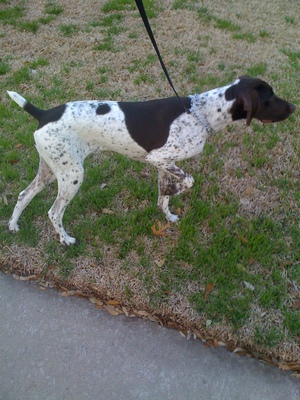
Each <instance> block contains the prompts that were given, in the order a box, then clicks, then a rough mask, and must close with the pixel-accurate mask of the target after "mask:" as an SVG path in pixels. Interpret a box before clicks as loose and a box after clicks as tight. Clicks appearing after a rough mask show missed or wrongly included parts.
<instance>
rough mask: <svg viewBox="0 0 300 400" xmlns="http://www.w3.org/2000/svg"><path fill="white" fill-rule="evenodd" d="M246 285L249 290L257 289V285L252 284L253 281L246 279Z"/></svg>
mask: <svg viewBox="0 0 300 400" xmlns="http://www.w3.org/2000/svg"><path fill="white" fill-rule="evenodd" d="M244 285H245V286H246V288H247V289H249V290H254V289H255V287H254V286H253V285H251V283H249V282H246V281H244Z"/></svg>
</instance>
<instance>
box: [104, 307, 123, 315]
mask: <svg viewBox="0 0 300 400" xmlns="http://www.w3.org/2000/svg"><path fill="white" fill-rule="evenodd" d="M103 308H104V310H106V311H107V312H108V313H109V314H110V315H113V316H117V315H119V314H122V312H121V311H118V310H117V309H116V308H115V307H113V306H103Z"/></svg>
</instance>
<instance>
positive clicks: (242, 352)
mask: <svg viewBox="0 0 300 400" xmlns="http://www.w3.org/2000/svg"><path fill="white" fill-rule="evenodd" d="M233 353H235V354H238V355H239V356H245V355H246V354H248V353H249V352H248V351H247V350H246V349H243V348H242V347H237V348H236V349H234V350H233Z"/></svg>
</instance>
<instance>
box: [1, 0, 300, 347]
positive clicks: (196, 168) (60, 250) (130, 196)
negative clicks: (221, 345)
mask: <svg viewBox="0 0 300 400" xmlns="http://www.w3.org/2000/svg"><path fill="white" fill-rule="evenodd" d="M246 3H247V2H246V1H245V4H246ZM1 4H2V10H1V11H0V24H2V26H3V27H5V26H6V25H7V24H10V25H11V29H12V32H14V31H15V33H16V34H17V32H19V31H18V30H19V29H22V30H23V31H24V33H23V34H24V35H31V36H30V37H32V36H35V37H38V35H39V34H40V32H41V30H42V29H43V24H46V23H49V22H50V21H52V24H51V27H50V25H49V27H48V28H49V29H51V32H52V33H53V35H54V37H55V38H58V39H56V40H58V44H57V46H59V43H60V41H62V43H64V41H67V42H68V44H69V45H70V48H73V49H75V48H76V50H77V51H78V52H77V53H76V54H75V55H74V54H73V53H70V55H69V56H67V55H66V56H65V58H64V59H63V60H61V61H60V64H59V68H58V70H57V65H58V64H57V60H56V59H55V57H54V55H53V54H51V53H41V55H40V56H39V55H38V54H37V55H36V57H34V58H33V59H30V60H27V61H25V62H24V60H23V59H22V54H21V52H20V51H21V50H19V52H20V53H18V51H16V52H15V53H11V54H7V55H6V56H5V57H4V58H3V59H2V60H1V62H0V75H1V81H0V88H1V93H2V94H3V96H2V101H1V103H0V115H1V125H0V201H1V203H0V204H1V206H0V221H1V224H0V241H1V243H2V244H3V250H2V252H3V253H4V256H5V254H6V253H5V251H6V250H5V249H13V248H14V246H15V245H16V244H17V245H18V246H20V248H26V249H33V248H34V247H35V246H37V244H40V246H42V251H43V260H44V263H43V264H44V267H43V271H42V273H43V275H44V276H48V275H49V274H51V273H52V272H53V271H56V273H57V275H58V276H59V277H60V278H62V279H64V280H65V281H68V279H70V277H73V276H74V274H75V276H76V272H77V271H78V269H80V267H79V265H80V263H81V262H82V260H87V262H88V263H89V265H92V264H93V265H94V264H95V265H97V267H95V268H96V270H97V268H98V270H97V271H101V272H98V275H97V273H95V276H92V277H90V276H89V278H88V279H87V281H86V282H84V284H85V285H86V287H88V288H90V287H89V285H92V286H91V287H93V290H96V291H97V287H98V286H99V282H98V280H97V279H98V278H97V277H98V276H108V277H109V276H110V275H109V274H110V273H111V274H112V273H115V274H116V276H117V277H118V278H119V277H120V276H124V277H125V278H124V282H122V283H121V284H120V286H119V287H118V288H117V289H115V286H114V285H116V283H112V287H107V290H108V291H110V292H111V293H113V294H112V296H115V297H118V296H119V298H121V300H122V301H124V302H128V303H130V304H131V305H133V306H134V307H135V306H136V307H137V303H138V301H141V300H137V298H139V299H140V297H142V298H143V301H144V306H145V309H151V310H155V309H164V310H166V309H168V307H170V309H171V306H172V304H173V303H172V302H174V301H175V303H176V301H178V304H182V303H184V305H185V307H184V309H183V310H180V313H181V314H182V315H184V312H185V311H184V310H186V309H188V310H190V311H189V312H191V314H189V315H188V317H187V318H190V319H191V320H193V321H197V324H198V325H197V329H201V330H202V331H207V332H210V334H213V333H211V332H219V331H218V329H219V328H218V327H220V326H222V328H223V330H224V331H226V332H230V334H232V335H235V337H236V338H237V342H238V341H239V340H241V341H244V342H245V341H247V340H246V339H245V336H243V332H244V331H245V330H246V331H247V332H249V336H248V342H247V343H246V344H248V345H249V346H250V347H251V346H256V347H258V348H260V350H261V349H262V348H263V349H267V351H273V350H274V349H276V348H279V347H280V346H281V344H282V343H298V341H299V336H300V326H299V320H300V318H299V309H297V308H295V307H294V304H297V303H296V301H297V300H298V297H297V296H298V294H297V293H299V286H300V281H299V274H300V250H299V248H300V246H299V245H300V234H299V225H298V224H299V222H298V221H299V199H300V192H299V176H298V171H299V155H300V152H299V139H298V130H299V129H298V128H297V126H299V117H298V114H295V115H293V116H292V117H291V118H290V119H289V120H287V121H285V122H283V123H281V124H276V125H262V124H260V123H258V122H253V124H252V127H251V128H247V129H245V128H244V126H242V125H237V126H236V127H234V128H233V127H230V128H228V130H227V132H223V133H222V134H221V133H217V134H216V135H215V136H214V137H211V138H210V139H209V140H208V142H207V144H206V146H205V148H204V151H203V153H202V155H201V156H200V160H198V159H197V160H188V161H184V162H181V163H180V166H182V168H184V169H185V170H186V171H189V172H191V173H192V174H193V176H194V178H195V185H194V187H193V188H192V190H190V191H189V193H186V194H183V195H181V196H179V197H176V198H174V199H172V202H171V204H172V209H173V210H177V212H178V213H180V214H181V220H180V222H179V223H178V225H172V226H169V227H168V226H166V222H165V221H164V219H163V216H162V214H161V213H160V212H159V211H158V210H157V207H156V199H157V181H156V172H155V171H154V170H152V169H151V168H149V166H147V165H145V164H141V163H138V162H134V161H131V160H129V159H127V158H124V157H122V156H120V155H117V154H112V153H105V154H103V155H102V154H101V155H97V156H92V157H89V158H88V159H87V160H86V162H85V170H86V176H85V180H84V183H83V185H82V187H81V189H80V191H79V193H78V195H77V196H76V197H75V198H74V200H73V201H72V203H71V204H70V205H69V206H68V208H67V211H66V213H65V218H64V225H65V227H66V230H67V231H68V233H70V234H71V235H74V236H75V237H77V238H80V240H79V245H78V246H75V247H69V248H64V247H62V246H60V244H58V243H57V241H56V240H55V237H54V236H53V235H52V232H53V231H52V229H50V230H49V232H51V234H50V235H49V236H48V237H47V239H46V240H45V239H44V235H45V231H47V229H46V228H45V227H46V226H48V225H45V224H49V223H48V220H47V211H48V210H49V208H50V207H51V205H52V203H53V200H54V198H55V196H56V191H57V188H56V184H55V183H54V184H52V185H50V186H49V187H48V188H46V189H45V190H44V191H43V192H41V193H40V194H39V195H37V196H36V198H34V199H33V201H32V203H31V204H30V205H29V206H28V207H27V208H26V210H25V211H24V213H23V214H22V216H21V218H20V232H19V233H18V234H17V235H12V234H10V233H8V231H7V229H6V224H7V221H8V219H9V218H10V215H11V213H12V210H13V207H14V204H15V202H16V199H17V196H18V193H19V192H20V191H21V190H23V189H24V188H25V187H26V186H27V185H28V184H29V183H30V181H31V180H32V179H33V178H34V176H35V173H36V170H37V167H38V155H37V153H36V151H35V149H34V140H33V135H32V132H34V130H35V129H36V122H35V121H33V120H32V118H31V117H30V116H28V115H27V114H26V113H24V112H23V111H22V110H21V109H20V108H19V107H18V106H17V105H16V104H14V103H13V102H11V101H10V100H9V99H8V98H7V97H6V95H5V90H16V91H18V92H20V93H24V92H25V93H24V94H25V95H26V97H27V98H28V99H29V100H30V101H32V102H33V103H34V104H36V105H37V106H39V107H45V108H47V107H49V106H50V105H57V104H59V103H63V102H65V101H67V100H69V99H77V98H82V97H91V98H92V97H94V98H109V99H124V100H125V99H128V98H129V99H131V100H134V99H135V98H141V97H142V96H144V97H145V98H146V97H147V98H150V97H155V96H156V94H157V93H159V94H160V93H161V95H163V96H166V92H167V91H168V90H169V89H168V87H167V86H163V82H164V80H163V79H161V78H160V77H161V75H160V74H161V71H160V69H159V68H158V69H157V65H158V63H157V59H156V56H155V54H154V53H153V52H151V51H150V50H149V48H150V47H149V48H147V50H144V49H143V48H140V50H139V51H136V46H137V43H139V40H140V39H141V37H143V38H144V37H145V36H144V35H145V32H144V30H143V27H142V25H141V22H140V21H139V19H138V14H137V12H136V9H135V6H134V2H133V1H131V0H123V1H114V0H111V1H105V2H104V1H103V2H102V3H101V7H100V6H99V10H98V11H97V12H96V11H95V12H94V13H93V15H92V16H91V17H90V20H85V21H78V23H76V25H73V24H64V23H63V20H62V19H61V16H62V14H65V11H64V9H63V8H62V7H61V6H60V5H59V4H58V3H54V2H51V3H47V4H46V5H45V8H44V14H43V16H42V17H40V18H38V19H37V20H36V21H33V22H30V24H29V23H28V22H27V21H28V19H27V18H28V16H27V15H26V13H27V8H25V5H24V4H25V3H24V4H23V3H22V2H20V3H19V5H17V6H15V7H11V6H9V4H8V3H7V2H4V3H1ZM145 6H146V8H147V7H148V9H149V10H150V11H151V12H150V15H151V17H152V18H153V19H154V21H153V24H155V26H156V29H158V19H157V20H155V18H157V17H158V16H159V13H160V12H162V8H160V7H161V6H160V4H158V3H156V2H154V1H147V2H145ZM26 7H28V5H27V6H26ZM74 7H75V6H74ZM180 10H187V12H188V13H189V15H190V16H193V17H192V18H194V20H195V21H197V24H198V23H199V24H200V21H201V26H202V24H203V25H204V28H203V32H200V33H198V32H197V34H196V35H194V38H193V40H194V41H193V42H192V44H191V46H188V45H186V46H182V44H181V42H180V41H177V40H176V42H174V39H173V41H172V40H171V39H170V37H169V36H168V34H169V32H168V29H167V28H165V31H164V32H163V33H162V36H161V37H160V40H161V38H163V42H162V43H163V46H162V47H163V52H164V54H165V56H166V59H167V63H168V67H169V69H170V71H171V75H172V76H175V82H176V85H179V86H180V85H181V86H180V87H181V92H185V91H186V92H187V93H194V92H201V91H203V90H205V89H206V88H212V87H216V86H220V85H223V84H225V83H228V82H230V81H233V80H234V79H235V78H236V76H237V75H238V74H239V75H241V74H242V73H243V74H249V75H252V76H258V77H262V78H265V77H266V80H270V81H271V83H272V86H274V87H276V91H278V92H279V93H280V94H281V95H282V96H284V97H287V98H291V99H295V98H297V93H296V87H298V86H299V72H300V62H299V60H300V55H299V51H298V50H297V48H296V47H295V46H294V47H293V46H289V47H287V46H286V43H285V42H284V39H283V41H282V43H281V44H280V50H278V53H275V55H274V59H272V63H269V62H268V59H265V58H263V57H260V58H259V57H253V59H252V61H249V60H248V61H247V59H246V58H245V60H244V59H243V58H242V59H241V58H239V57H238V56H237V57H232V59H229V58H228V57H224V56H223V55H222V54H220V52H221V49H220V47H218V42H217V41H215V40H214V37H213V36H212V35H211V33H210V32H208V31H207V27H208V26H209V27H210V29H212V30H213V32H214V34H215V35H220V36H219V37H220V38H222V37H224V35H226V41H230V43H231V44H233V47H235V46H237V47H238V48H239V49H241V48H243V46H244V45H245V43H247V46H248V45H249V46H250V47H251V46H255V47H253V48H252V47H251V52H252V53H253V54H255V51H254V48H255V49H256V51H257V49H259V47H258V46H264V44H266V45H267V46H268V45H271V42H272V34H271V33H270V32H271V29H272V26H265V27H263V28H261V29H258V30H255V31H254V30H253V32H251V31H250V30H249V27H247V26H244V25H243V24H242V21H241V17H239V23H238V24H237V23H236V22H235V20H234V19H232V20H228V19H226V18H223V17H222V15H218V16H216V14H215V13H214V12H213V11H211V9H210V8H209V4H206V3H204V4H203V5H202V6H201V7H199V2H197V1H191V0H190V1H184V0H176V1H175V2H174V5H173V8H172V12H173V13H176V12H180ZM174 15H175V14H174ZM49 18H50V19H49ZM129 18H131V19H130V21H129V22H128V19H129ZM278 18H281V20H284V21H285V22H286V24H288V26H289V29H295V30H296V29H297V26H296V20H290V19H289V18H287V17H286V16H281V17H278ZM42 21H44V22H42ZM79 26H80V28H79ZM169 29H171V28H169ZM172 29H173V27H172ZM175 30H176V28H175V27H174V31H175ZM32 33H34V35H32ZM85 34H86V35H87V36H88V41H87V42H85V47H83V48H77V47H76V43H77V42H76V40H77V39H78V38H79V37H80V35H82V36H84V35H85ZM93 35H94V36H93ZM197 35H198V38H197ZM92 37H95V38H96V39H95V40H94V41H92V40H90V38H92ZM99 38H100V39H99ZM81 39H82V40H84V37H82V38H81ZM122 40H123V41H122ZM241 42H243V43H241ZM132 43H134V46H132ZM72 46H73V47H72ZM239 46H241V47H239ZM124 47H125V49H124ZM95 50H98V51H95ZM99 51H100V52H105V56H101V57H99V54H101V53H99ZM222 51H223V50H222ZM123 52H124V54H125V55H123V56H122V54H123ZM261 54H262V55H263V52H262V53H261ZM276 54H277V56H278V59H276ZM121 57H123V58H121ZM282 58H283V59H284V68H283V66H282V65H280V62H282V61H281V60H282ZM215 59H216V61H215V64H214V65H213V67H212V66H211V64H210V63H212V62H214V60H215ZM20 60H22V62H20ZM258 60H259V61H258ZM276 63H277V64H276ZM121 64H122V67H121V66H120V65H121ZM273 64H275V65H278V67H276V68H274V69H273V68H272V65H273ZM54 67H55V68H56V69H55V68H54ZM49 68H53V69H54V70H55V71H56V72H55V73H52V74H48V69H49ZM89 69H91V73H90V75H89V74H88V73H87V71H88V70H89ZM204 70H205V71H204ZM33 71H35V73H33ZM241 72H242V73H241ZM82 77H84V78H82ZM127 87H128V88H127ZM25 89H26V90H25ZM141 93H142V94H141ZM159 222H160V223H161V224H162V226H163V228H164V229H165V232H164V234H158V235H157V234H156V235H155V234H154V233H153V229H152V227H153V225H155V226H156V227H157V226H159V225H158V223H159ZM41 243H42V244H41ZM32 251H34V250H32ZM106 268H107V269H109V270H110V272H107V270H106ZM91 270H92V267H91V268H90V269H89V273H90V274H92V272H93V271H91ZM105 274H106V275H105ZM116 279H117V278H116ZM208 287H209V288H210V290H209V293H208V291H207V288H208ZM88 290H90V289H88ZM113 290H115V291H114V292H112V291H113ZM174 299H175V300H174ZM181 314H180V315H181ZM180 318H181V316H180ZM193 318H194V319H193ZM273 321H276V323H275V322H273ZM193 323H195V324H196V322H193ZM241 338H242V339H241ZM270 349H271V350H270ZM274 351H275V350H274Z"/></svg>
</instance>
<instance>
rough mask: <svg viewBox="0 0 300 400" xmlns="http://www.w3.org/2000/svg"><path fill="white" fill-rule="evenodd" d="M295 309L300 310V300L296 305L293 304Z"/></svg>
mask: <svg viewBox="0 0 300 400" xmlns="http://www.w3.org/2000/svg"><path fill="white" fill-rule="evenodd" d="M292 307H293V308H297V309H298V308H300V300H297V301H295V303H293V304H292Z"/></svg>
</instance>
